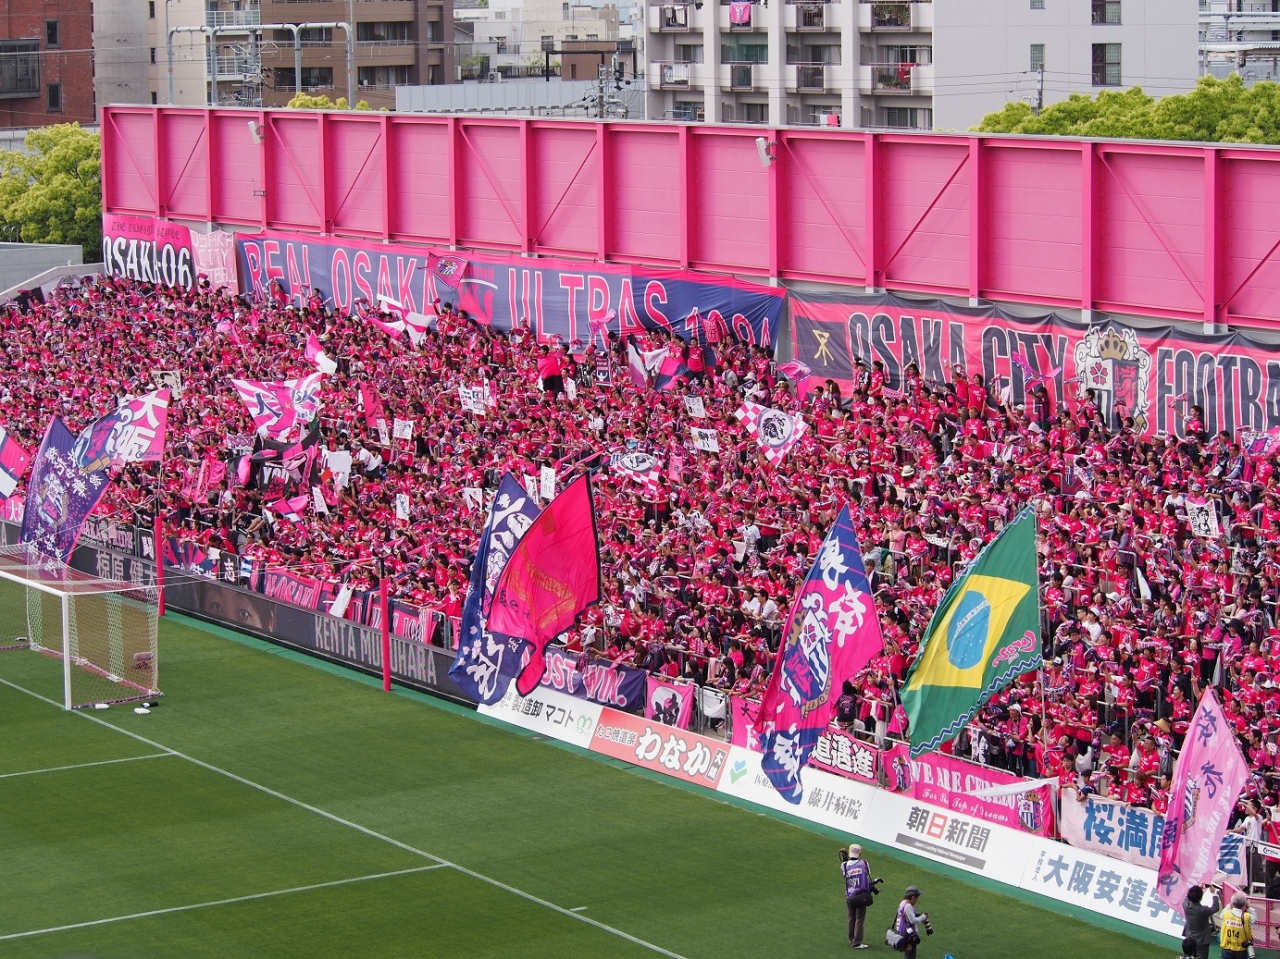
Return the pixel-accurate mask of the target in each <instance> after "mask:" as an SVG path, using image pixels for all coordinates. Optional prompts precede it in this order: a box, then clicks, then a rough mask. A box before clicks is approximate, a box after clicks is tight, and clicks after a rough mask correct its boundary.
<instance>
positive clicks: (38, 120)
mask: <svg viewBox="0 0 1280 959" xmlns="http://www.w3.org/2000/svg"><path fill="white" fill-rule="evenodd" d="M91 10H92V5H91V4H90V3H89V0H0V126H3V127H34V126H44V125H46V124H50V123H70V122H71V121H73V120H78V121H80V122H81V123H93V122H94V121H95V119H96V117H95V114H94V99H93V54H92V49H91V48H92V45H93V41H92V33H91V31H92V15H91Z"/></svg>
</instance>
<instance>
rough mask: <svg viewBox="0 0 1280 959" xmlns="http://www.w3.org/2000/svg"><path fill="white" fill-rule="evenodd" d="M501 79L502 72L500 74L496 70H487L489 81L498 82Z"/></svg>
mask: <svg viewBox="0 0 1280 959" xmlns="http://www.w3.org/2000/svg"><path fill="white" fill-rule="evenodd" d="M501 80H502V74H501V73H499V72H498V71H497V70H490V71H489V82H490V83H498V82H500V81H501Z"/></svg>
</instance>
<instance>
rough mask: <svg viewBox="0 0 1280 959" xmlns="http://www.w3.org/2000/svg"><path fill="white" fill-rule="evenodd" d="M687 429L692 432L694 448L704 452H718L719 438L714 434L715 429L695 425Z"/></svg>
mask: <svg viewBox="0 0 1280 959" xmlns="http://www.w3.org/2000/svg"><path fill="white" fill-rule="evenodd" d="M689 429H690V430H691V431H692V432H693V446H694V449H699V450H702V451H703V452H704V453H719V452H720V438H719V437H718V436H716V431H715V430H704V429H701V428H699V427H697V426H691V427H689Z"/></svg>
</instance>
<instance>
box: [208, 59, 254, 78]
mask: <svg viewBox="0 0 1280 959" xmlns="http://www.w3.org/2000/svg"><path fill="white" fill-rule="evenodd" d="M214 59H215V61H216V63H217V67H218V79H219V80H236V79H244V78H245V77H256V76H258V75H259V74H260V73H262V61H261V60H259V59H258V58H257V57H215V58H214Z"/></svg>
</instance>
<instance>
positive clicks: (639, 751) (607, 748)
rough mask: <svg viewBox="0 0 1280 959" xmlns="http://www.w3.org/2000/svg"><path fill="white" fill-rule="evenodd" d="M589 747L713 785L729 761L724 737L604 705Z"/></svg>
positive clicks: (681, 777)
mask: <svg viewBox="0 0 1280 959" xmlns="http://www.w3.org/2000/svg"><path fill="white" fill-rule="evenodd" d="M591 751H592V752H593V753H599V754H600V755H602V756H611V757H613V758H614V759H621V760H623V761H624V762H629V763H633V764H634V765H636V766H643V767H644V768H645V769H652V770H653V771H654V772H660V773H664V774H665V775H668V776H674V777H676V778H677V779H683V780H684V781H685V782H690V783H697V784H698V785H699V786H706V787H707V788H708V789H715V788H716V786H717V785H718V784H719V782H720V776H721V774H722V773H723V772H724V768H725V765H726V764H727V763H728V761H729V746H728V744H727V743H725V742H724V741H723V740H720V739H710V738H708V737H706V736H699V735H698V734H697V733H691V732H689V731H688V730H684V729H674V728H672V727H670V726H663V725H662V724H661V723H655V722H654V721H653V720H651V719H644V718H642V717H640V716H632V715H631V714H630V713H623V712H619V711H618V710H616V709H610V708H609V707H607V706H606V707H605V708H604V709H603V710H601V712H600V721H599V722H597V723H596V729H595V732H594V733H592V735H591Z"/></svg>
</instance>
